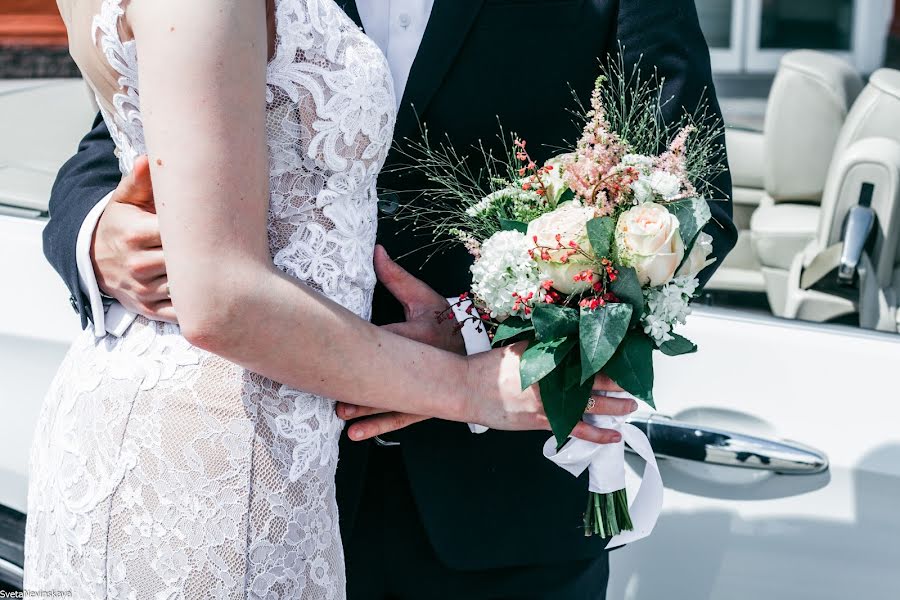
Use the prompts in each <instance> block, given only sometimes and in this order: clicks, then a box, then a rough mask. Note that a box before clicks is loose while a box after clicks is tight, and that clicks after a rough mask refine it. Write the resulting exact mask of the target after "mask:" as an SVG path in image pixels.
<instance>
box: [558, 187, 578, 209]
mask: <svg viewBox="0 0 900 600" xmlns="http://www.w3.org/2000/svg"><path fill="white" fill-rule="evenodd" d="M574 199H575V191H574V190H572V189H570V188H566V191H564V192H563V193H562V194H560V196H559V200H558V201H557V202H556V205H557V206H559V205H560V204H562V203H563V202H571V201H572V200H574Z"/></svg>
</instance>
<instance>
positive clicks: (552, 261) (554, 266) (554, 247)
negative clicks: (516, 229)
mask: <svg viewBox="0 0 900 600" xmlns="http://www.w3.org/2000/svg"><path fill="white" fill-rule="evenodd" d="M594 217H596V212H595V210H594V208H593V207H590V206H582V205H581V204H579V203H577V202H567V203H565V204H563V205H562V206H560V207H559V208H557V209H556V210H554V211H553V212H549V213H547V214H545V215H542V216H540V217H538V218H537V219H535V220H534V221H532V222H531V223H529V224H528V234H527V235H528V239H529V240H531V241H532V242H533V241H534V240H535V239H537V245H538V246H539V247H540V248H542V249H546V253H544V256H548V257H549V260H544V259H543V258H541V254H542V252H540V251H538V250H535V253H534V259H535V261H536V262H537V264H538V269H539V270H540V272H541V276H542V278H543V279H545V280H546V279H550V280H551V281H553V287H554V288H556V289H557V290H559V291H560V292H562V293H563V294H580V293H582V292H586V291H587V290H589V289H590V287H591V284H592V282H591V281H575V276H576V275H578V274H579V273H581V272H583V271H586V270H587V269H590V268H591V266H592V265H593V261H592V260H591V258H589V257H588V256H585V255H584V254H582V253H581V252H578V253H575V254H572V252H571V250H572V248H571V246H570V244H569V242H575V244H577V245H578V247H579V248H580V249H581V250H582V251H583V252H584V253H586V254H588V255H590V254H591V253H592V252H593V250H592V248H591V243H590V241H589V240H588V237H587V222H588V221H590V220H591V219H593V218H594ZM557 235H559V236H560V237H559V241H557V239H556V236H557ZM560 244H562V246H563V247H562V248H561V249H560V248H559V245H560Z"/></svg>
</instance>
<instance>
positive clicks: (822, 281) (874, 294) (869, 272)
mask: <svg viewBox="0 0 900 600" xmlns="http://www.w3.org/2000/svg"><path fill="white" fill-rule="evenodd" d="M857 217H859V218H857ZM867 219H868V220H869V221H871V225H869V223H868V221H866V220H867ZM863 222H866V224H867V226H868V227H870V228H871V235H868V229H866V230H865V232H866V233H865V234H863V233H861V232H862V231H863V229H862V227H863V226H862V225H861V223H863ZM867 236H868V237H867ZM898 240H900V71H896V70H892V69H882V70H880V71H876V72H875V73H874V74H873V75H872V77H871V78H870V80H869V84H868V85H867V86H866V88H865V90H863V92H862V94H860V96H859V98H858V99H857V101H856V103H855V104H854V105H853V108H852V110H851V112H850V114H849V115H848V117H847V120H846V123H845V124H844V127H843V129H842V130H841V134H840V137H839V139H838V141H837V144H836V148H835V155H834V159H833V161H832V164H831V167H830V169H829V173H828V181H827V183H826V187H825V192H824V195H823V198H822V208H821V215H820V218H819V221H818V226H817V230H816V237H815V239H814V240H813V241H812V242H810V244H809V245H808V246H807V247H806V248H805V249H804V251H803V252H801V253H800V254H798V255H797V256H796V257H795V258H794V260H793V262H792V263H791V266H790V270H789V274H788V277H787V280H786V288H785V290H786V291H785V304H784V307H783V314H784V316H786V317H788V318H798V319H806V320H815V321H826V320H830V319H834V318H836V317H840V316H843V315H847V314H853V313H856V312H858V313H859V319H860V325H861V326H863V327H866V328H871V329H879V330H886V331H887V330H889V331H896V330H897V324H898V316H897V306H898V296H900V286H898V283H900V248H898ZM866 242H868V243H866ZM840 274H844V277H843V278H840V277H839V275H840ZM841 282H843V285H841Z"/></svg>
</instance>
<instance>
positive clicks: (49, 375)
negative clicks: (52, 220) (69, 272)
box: [0, 216, 80, 512]
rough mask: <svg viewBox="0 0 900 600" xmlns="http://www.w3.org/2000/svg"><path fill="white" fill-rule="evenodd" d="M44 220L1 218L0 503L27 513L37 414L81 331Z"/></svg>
mask: <svg viewBox="0 0 900 600" xmlns="http://www.w3.org/2000/svg"><path fill="white" fill-rule="evenodd" d="M44 224H45V221H43V220H39V219H22V218H18V217H4V216H0V281H2V282H3V286H2V289H3V293H2V294H0V444H2V451H0V504H3V505H5V506H8V507H10V508H14V509H16V510H18V511H21V512H25V490H26V480H27V466H28V453H29V449H30V447H31V440H32V434H33V433H34V431H33V430H34V426H35V423H36V422H37V416H38V412H39V411H40V408H41V403H42V402H43V399H44V394H45V393H46V391H47V388H48V387H49V385H50V381H51V380H52V379H53V375H54V374H55V372H56V367H57V366H58V365H59V362H60V361H61V360H62V358H63V356H64V355H65V353H66V350H68V348H69V344H70V343H71V340H72V339H73V338H74V336H75V335H76V334H77V333H78V332H79V331H80V327H79V319H78V315H76V314H75V312H74V311H72V309H71V307H70V306H69V292H68V290H67V289H66V286H65V285H63V282H62V280H61V279H60V278H59V276H58V275H57V274H56V272H55V271H54V270H53V268H52V267H50V265H49V264H48V263H47V261H46V259H45V258H44V254H43V252H42V250H41V231H42V230H43V228H44Z"/></svg>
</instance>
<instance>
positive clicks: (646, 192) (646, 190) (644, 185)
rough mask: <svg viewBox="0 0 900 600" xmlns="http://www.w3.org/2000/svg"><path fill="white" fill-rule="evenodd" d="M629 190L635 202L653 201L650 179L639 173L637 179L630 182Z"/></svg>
mask: <svg viewBox="0 0 900 600" xmlns="http://www.w3.org/2000/svg"><path fill="white" fill-rule="evenodd" d="M631 191H633V192H634V203H635V204H646V203H647V202H653V200H654V198H653V188H652V187H650V181H649V180H648V179H647V178H646V177H645V176H643V175H641V176H640V177H639V178H638V180H637V181H635V182H634V183H632V184H631Z"/></svg>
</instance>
